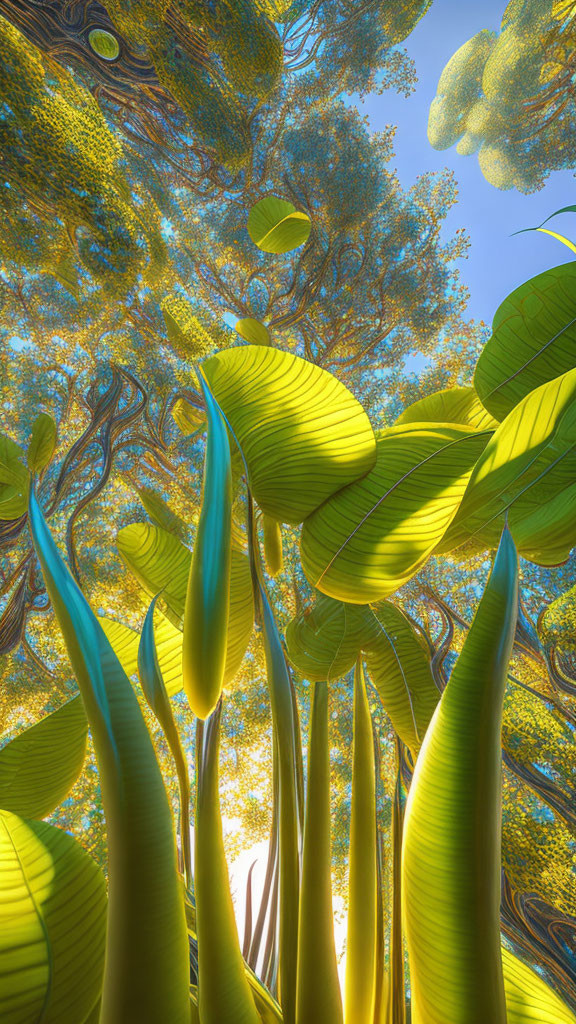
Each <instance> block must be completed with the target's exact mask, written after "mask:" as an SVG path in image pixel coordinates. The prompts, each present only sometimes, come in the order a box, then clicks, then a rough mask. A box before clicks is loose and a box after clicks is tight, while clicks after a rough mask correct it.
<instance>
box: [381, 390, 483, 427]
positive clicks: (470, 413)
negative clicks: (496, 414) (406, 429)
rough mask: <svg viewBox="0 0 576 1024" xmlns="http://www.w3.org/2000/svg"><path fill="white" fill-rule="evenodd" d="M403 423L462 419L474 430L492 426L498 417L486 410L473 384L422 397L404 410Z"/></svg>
mask: <svg viewBox="0 0 576 1024" xmlns="http://www.w3.org/2000/svg"><path fill="white" fill-rule="evenodd" d="M403 423H463V424H465V425H466V426H469V427H473V428H474V430H495V429H496V427H497V426H498V421H497V420H495V419H494V418H493V417H492V416H491V415H490V413H489V412H487V411H486V409H485V408H484V406H483V405H482V402H481V401H480V399H479V398H478V395H477V394H476V392H475V390H474V388H445V389H444V390H443V391H435V392H434V394H432V395H427V396H426V398H421V399H420V400H419V401H418V402H414V403H413V404H412V405H409V406H408V408H407V409H405V410H404V412H403V413H402V415H401V416H399V417H398V419H397V420H396V423H395V426H399V425H400V424H403Z"/></svg>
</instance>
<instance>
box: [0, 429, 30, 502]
mask: <svg viewBox="0 0 576 1024" xmlns="http://www.w3.org/2000/svg"><path fill="white" fill-rule="evenodd" d="M29 482H30V476H29V473H28V470H27V469H26V466H25V465H24V462H23V453H22V450H21V449H20V448H19V447H18V445H17V444H16V442H15V441H12V439H11V438H9V437H7V436H6V435H5V434H0V521H2V520H7V521H9V520H11V519H18V517H19V516H21V515H23V514H24V513H25V512H26V509H27V508H28V489H29Z"/></svg>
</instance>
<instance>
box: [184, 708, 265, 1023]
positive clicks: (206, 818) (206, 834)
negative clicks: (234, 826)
mask: <svg viewBox="0 0 576 1024" xmlns="http://www.w3.org/2000/svg"><path fill="white" fill-rule="evenodd" d="M197 729H198V733H197V738H196V750H197V759H196V785H197V796H196V823H195V830H194V893H195V897H196V928H197V933H198V993H199V1010H200V1020H201V1021H202V1024H260V1017H259V1014H258V1012H257V1010H256V1006H255V1003H254V999H253V997H252V994H251V991H250V986H249V984H248V980H247V978H246V973H245V969H244V961H243V959H242V953H241V951H240V942H239V939H238V929H237V926H236V919H235V917H234V905H233V903H232V896H231V895H230V880H229V877H228V868H227V865H226V855H225V852H224V840H223V836H222V820H221V817H220V793H219V788H218V755H219V749H220V744H219V739H220V708H219V707H218V708H217V710H216V711H215V712H214V714H213V715H212V716H211V717H210V719H209V720H208V722H207V723H206V725H204V724H203V723H202V722H198V724H197Z"/></svg>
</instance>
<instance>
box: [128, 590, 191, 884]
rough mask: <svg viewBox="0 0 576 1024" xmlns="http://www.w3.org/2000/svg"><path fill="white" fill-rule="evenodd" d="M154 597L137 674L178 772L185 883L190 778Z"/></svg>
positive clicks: (188, 867)
mask: <svg viewBox="0 0 576 1024" xmlns="http://www.w3.org/2000/svg"><path fill="white" fill-rule="evenodd" d="M155 607H156V599H154V600H153V601H152V603H151V605H150V607H149V609H148V611H147V613H146V618H145V620H144V626H143V628H142V636H141V638H140V644H139V647H138V675H139V676H140V683H141V684H142V690H143V691H144V696H145V697H146V700H147V701H148V704H149V705H150V707H151V709H152V711H153V712H154V714H155V715H156V718H157V719H158V721H159V723H160V725H161V726H162V729H163V732H164V735H165V737H166V740H167V742H168V746H169V747H170V752H171V754H172V757H173V758H174V764H175V766H176V773H177V775H178V787H179V791H180V840H181V843H182V858H183V862H184V873H185V876H186V881H187V883H188V886H190V885H191V884H192V851H191V847H190V778H189V775H188V762H187V760H186V754H185V752H184V748H183V746H182V743H181V741H180V735H179V733H178V728H177V725H176V722H175V721H174V715H173V714H172V708H171V707H170V701H169V699H168V693H167V690H166V687H165V685H164V680H163V678H162V670H161V668H160V664H159V660H158V652H157V650H156V641H155V637H154V609H155Z"/></svg>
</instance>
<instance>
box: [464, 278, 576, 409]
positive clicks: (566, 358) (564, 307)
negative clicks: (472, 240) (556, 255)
mask: <svg viewBox="0 0 576 1024" xmlns="http://www.w3.org/2000/svg"><path fill="white" fill-rule="evenodd" d="M575 353H576V263H565V264H564V265H563V266H560V267H554V268H553V269H552V270H546V271H544V273H543V274H538V275H537V276H536V277H533V278H531V279H530V280H529V281H526V283H525V284H523V285H520V287H519V288H516V289H515V290H514V291H513V292H512V294H511V295H509V296H508V298H506V299H505V300H504V302H503V303H502V305H501V306H499V307H498V310H497V312H496V315H495V317H494V323H493V325H492V335H491V337H490V338H489V339H488V341H487V342H486V345H485V346H484V348H483V350H482V352H481V354H480V358H479V360H478V363H477V364H476V371H475V373H474V387H475V388H476V391H477V392H478V395H479V397H480V400H481V402H482V404H483V405H484V406H485V407H486V408H487V409H488V411H489V412H490V413H492V415H493V416H494V417H495V418H496V419H498V420H502V419H504V417H505V416H507V415H508V413H509V412H510V411H511V410H512V409H513V408H514V406H515V405H517V404H518V402H520V401H521V400H522V399H523V398H525V396H526V395H527V394H529V392H530V391H534V389H535V388H538V387H540V386H541V385H542V384H545V383H546V382H547V381H550V380H553V379H554V378H555V377H559V376H560V374H563V373H566V372H567V371H568V370H571V369H573V368H574V367H575V366H576V355H575Z"/></svg>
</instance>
